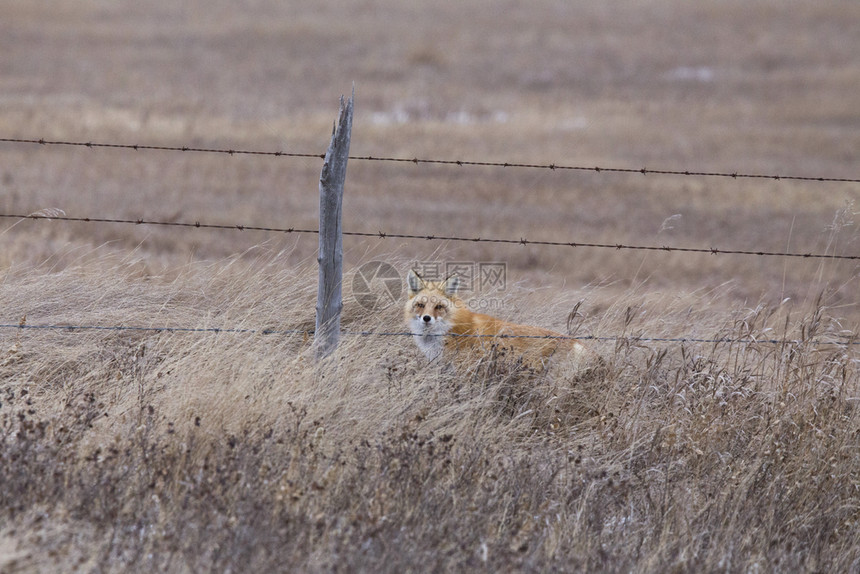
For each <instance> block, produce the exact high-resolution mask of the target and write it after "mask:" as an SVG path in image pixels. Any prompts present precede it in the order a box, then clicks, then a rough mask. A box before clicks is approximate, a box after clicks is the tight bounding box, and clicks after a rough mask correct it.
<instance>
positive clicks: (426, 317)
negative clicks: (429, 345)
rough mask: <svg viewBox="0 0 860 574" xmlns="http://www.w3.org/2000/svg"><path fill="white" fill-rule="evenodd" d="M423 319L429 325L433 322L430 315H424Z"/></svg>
mask: <svg viewBox="0 0 860 574" xmlns="http://www.w3.org/2000/svg"><path fill="white" fill-rule="evenodd" d="M423 319H424V322H425V323H429V322H430V321H432V320H433V317H431V316H430V315H424V317H423Z"/></svg>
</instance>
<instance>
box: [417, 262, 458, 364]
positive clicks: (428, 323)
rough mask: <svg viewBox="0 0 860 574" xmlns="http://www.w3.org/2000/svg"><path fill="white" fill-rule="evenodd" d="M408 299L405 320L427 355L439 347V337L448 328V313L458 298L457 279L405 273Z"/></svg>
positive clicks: (440, 341)
mask: <svg viewBox="0 0 860 574" xmlns="http://www.w3.org/2000/svg"><path fill="white" fill-rule="evenodd" d="M406 286H407V288H408V291H409V300H408V301H407V302H406V323H407V325H408V326H409V330H410V332H411V333H412V334H413V335H414V336H415V341H416V342H417V343H418V347H419V348H420V349H421V350H422V351H423V352H424V354H425V355H427V356H428V357H429V358H434V357H435V356H437V355H438V354H439V353H441V350H442V344H443V341H442V336H443V335H445V334H447V333H448V331H450V330H451V325H452V322H451V319H452V317H451V315H452V313H454V311H455V309H456V307H457V305H458V304H459V303H460V299H459V298H458V297H457V290H458V289H459V287H460V279H459V277H457V276H456V275H454V276H452V277H449V278H448V279H446V280H445V281H438V282H434V281H424V280H423V279H421V277H419V276H418V274H417V273H415V272H414V271H409V273H408V274H407V276H406Z"/></svg>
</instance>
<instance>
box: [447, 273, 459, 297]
mask: <svg viewBox="0 0 860 574" xmlns="http://www.w3.org/2000/svg"><path fill="white" fill-rule="evenodd" d="M459 289H460V276H459V275H451V276H450V277H448V279H446V280H445V295H448V296H449V297H450V296H451V295H456V294H457V291H458V290H459Z"/></svg>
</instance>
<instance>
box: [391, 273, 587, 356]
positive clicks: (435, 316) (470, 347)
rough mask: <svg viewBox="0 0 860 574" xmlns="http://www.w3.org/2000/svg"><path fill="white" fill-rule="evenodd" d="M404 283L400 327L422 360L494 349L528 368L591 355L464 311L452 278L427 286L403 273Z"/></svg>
mask: <svg viewBox="0 0 860 574" xmlns="http://www.w3.org/2000/svg"><path fill="white" fill-rule="evenodd" d="M406 285H407V287H408V290H409V300H408V301H407V302H406V323H407V325H409V329H410V332H411V333H412V335H413V336H414V338H415V342H416V343H417V344H418V348H419V349H421V351H422V352H423V353H424V354H425V355H426V356H427V358H428V359H431V360H432V359H436V358H437V357H439V356H440V355H441V354H442V352H443V350H448V349H451V350H454V351H455V354H456V355H458V357H460V358H462V355H463V352H464V351H465V352H467V353H468V352H487V351H489V350H490V349H491V348H492V347H493V346H494V345H495V346H496V347H497V348H498V349H506V350H509V351H510V352H511V356H512V358H515V359H518V358H520V357H521V358H522V360H523V364H525V365H527V366H529V367H539V366H542V365H543V364H544V363H545V361H546V359H548V358H549V357H551V356H552V355H553V354H555V353H556V352H564V353H575V354H577V355H582V356H584V355H590V354H591V352H590V351H589V350H588V349H586V347H585V345H583V344H582V343H580V342H579V341H577V340H575V339H569V338H564V335H562V334H561V333H556V332H555V331H550V330H549V329H542V328H540V327H531V326H528V325H517V324H516V323H509V322H507V321H503V320H501V319H497V318H495V317H491V316H490V315H484V314H481V313H474V312H472V311H470V310H469V309H467V308H466V303H465V302H464V301H463V300H462V299H460V298H459V297H458V296H457V290H458V289H459V287H460V279H459V277H457V276H456V275H454V276H452V277H450V278H448V279H447V280H445V281H441V282H432V281H424V280H423V279H421V277H419V276H418V274H417V273H415V272H414V271H409V273H408V275H407V276H406ZM458 335H459V336H458ZM553 337H555V338H553Z"/></svg>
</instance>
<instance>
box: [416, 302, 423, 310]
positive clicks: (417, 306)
mask: <svg viewBox="0 0 860 574" xmlns="http://www.w3.org/2000/svg"><path fill="white" fill-rule="evenodd" d="M415 308H416V309H423V308H424V303H415Z"/></svg>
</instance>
